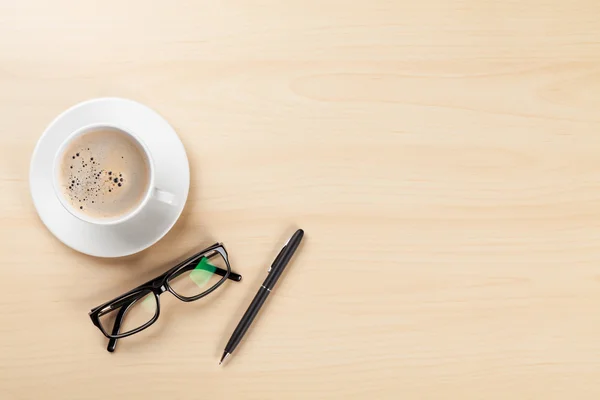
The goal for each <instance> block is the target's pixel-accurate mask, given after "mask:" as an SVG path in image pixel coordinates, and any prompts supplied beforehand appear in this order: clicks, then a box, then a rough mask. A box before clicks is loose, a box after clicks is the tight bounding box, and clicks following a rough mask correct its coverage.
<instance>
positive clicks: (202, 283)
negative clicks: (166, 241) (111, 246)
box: [90, 243, 242, 352]
mask: <svg viewBox="0 0 600 400" xmlns="http://www.w3.org/2000/svg"><path fill="white" fill-rule="evenodd" d="M226 279H231V280H233V281H236V282H239V281H241V280H242V276H241V275H238V274H236V273H235V272H231V267H230V265H229V258H228V256H227V250H225V247H224V246H223V244H221V243H215V244H214V245H212V246H210V247H208V248H207V249H205V250H202V251H201V252H199V253H196V254H194V255H193V256H191V257H190V258H188V259H187V260H185V261H182V262H180V263H179V264H177V265H176V266H174V267H173V268H171V269H170V270H168V271H167V272H165V273H164V274H162V275H160V276H158V277H156V278H154V279H152V280H150V281H148V282H146V283H144V284H143V285H140V286H138V287H136V288H135V289H132V290H130V291H129V292H127V293H125V294H123V295H121V296H119V297H117V298H114V299H112V300H111V301H108V302H106V303H104V304H102V305H99V306H98V307H96V308H94V309H93V310H92V311H90V318H91V319H92V322H93V323H94V325H96V326H97V327H98V329H100V331H101V332H102V333H103V334H104V336H106V337H107V338H108V339H110V340H109V342H108V347H107V349H106V350H108V351H110V352H113V351H115V347H116V345H117V339H122V338H124V337H127V336H131V335H134V334H136V333H138V332H140V331H143V330H144V329H146V328H148V327H149V326H150V325H152V324H153V323H155V322H156V320H157V319H158V316H159V315H160V301H159V296H160V295H161V294H163V293H164V292H167V291H169V292H171V293H172V294H173V295H174V296H175V297H177V298H178V299H179V300H181V301H185V302H190V301H195V300H198V299H201V298H202V297H204V296H206V295H208V294H210V293H212V292H213V291H214V290H215V289H217V288H218V287H219V286H221V285H222V284H223V282H224V281H225V280H226ZM125 317H127V318H125Z"/></svg>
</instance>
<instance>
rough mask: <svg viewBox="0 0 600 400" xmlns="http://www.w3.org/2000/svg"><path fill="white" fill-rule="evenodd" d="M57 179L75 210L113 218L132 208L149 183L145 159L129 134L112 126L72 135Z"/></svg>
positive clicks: (147, 165) (135, 205)
mask: <svg viewBox="0 0 600 400" xmlns="http://www.w3.org/2000/svg"><path fill="white" fill-rule="evenodd" d="M58 181H59V185H60V189H61V192H62V195H63V197H64V199H66V201H67V203H68V204H70V205H71V206H72V207H73V208H74V209H75V210H76V211H77V212H79V213H81V214H83V215H85V216H88V217H91V218H99V219H113V218H118V217H121V216H123V215H126V214H128V213H129V212H131V211H133V210H134V209H135V208H136V207H137V206H138V205H139V204H140V203H141V202H142V201H143V199H144V197H145V196H146V193H147V191H148V186H149V183H150V167H149V160H148V158H147V157H146V155H145V153H144V150H143V149H142V148H141V146H140V145H139V144H138V143H137V141H136V140H135V139H134V138H132V137H131V136H130V135H128V134H126V133H124V132H122V131H120V130H117V129H112V128H102V129H97V130H94V131H91V132H88V133H85V134H83V135H81V136H79V137H77V138H75V139H74V140H73V141H72V142H71V143H69V145H68V146H67V147H66V149H65V150H64V152H63V154H62V158H61V162H60V165H59V168H58Z"/></svg>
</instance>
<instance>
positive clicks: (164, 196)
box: [152, 188, 177, 206]
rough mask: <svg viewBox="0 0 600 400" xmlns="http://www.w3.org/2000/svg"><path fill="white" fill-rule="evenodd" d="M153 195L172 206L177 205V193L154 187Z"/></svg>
mask: <svg viewBox="0 0 600 400" xmlns="http://www.w3.org/2000/svg"><path fill="white" fill-rule="evenodd" d="M152 197H153V198H155V199H156V200H158V201H160V202H162V203H165V204H168V205H170V206H177V200H176V199H175V195H174V194H173V193H169V192H165V191H164V190H160V189H158V188H154V190H152Z"/></svg>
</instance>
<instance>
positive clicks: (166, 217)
mask: <svg viewBox="0 0 600 400" xmlns="http://www.w3.org/2000/svg"><path fill="white" fill-rule="evenodd" d="M107 122H109V123H111V124H114V125H116V126H126V127H129V128H130V129H132V130H134V131H135V132H136V133H137V134H138V136H140V138H141V139H142V140H143V141H144V143H145V144H146V146H147V147H148V149H149V151H150V153H151V155H152V159H153V161H154V164H155V174H156V175H155V177H156V178H155V179H156V181H155V184H156V186H157V187H160V188H161V189H162V190H165V191H168V192H170V193H172V194H174V195H175V197H176V199H177V206H175V207H174V206H170V205H166V204H164V203H161V202H159V201H157V200H151V204H149V205H148V206H147V207H145V208H144V210H142V212H140V213H139V214H138V215H136V216H135V217H133V218H131V219H130V220H128V221H126V222H124V223H122V224H120V225H108V226H98V225H93V224H90V223H88V222H84V221H82V220H80V219H78V218H76V217H75V216H73V215H72V214H71V213H69V212H68V211H67V210H66V209H65V208H64V207H63V206H62V204H61V203H60V201H59V200H58V198H57V197H56V195H55V194H54V188H53V183H52V182H53V177H52V163H53V160H54V156H55V154H56V152H57V151H58V149H59V147H60V145H61V144H62V142H63V141H64V140H65V139H66V138H67V137H68V136H69V135H70V134H71V133H73V132H75V131H76V130H77V129H79V128H81V127H84V126H86V125H90V124H95V123H107ZM29 186H30V188H31V197H32V198H33V203H34V205H35V208H36V209H37V212H38V214H39V215H40V218H41V219H42V221H43V222H44V224H45V225H46V227H47V228H48V229H49V230H50V232H52V233H53V234H54V235H55V236H56V237H57V238H58V239H59V240H60V241H62V242H63V243H64V244H66V245H67V246H69V247H71V248H73V249H75V250H77V251H80V252H82V253H85V254H89V255H91V256H97V257H121V256H126V255H129V254H133V253H137V252H139V251H142V250H144V249H146V248H148V247H150V246H152V245H153V244H154V243H156V242H157V241H159V240H160V239H161V238H162V237H163V236H164V235H166V234H167V232H168V231H169V230H170V229H171V228H172V227H173V225H175V222H176V221H177V219H178V218H179V216H180V215H181V212H182V211H183V207H184V205H185V202H186V200H187V196H188V192H189V189H190V168H189V164H188V159H187V155H186V153H185V149H184V147H183V144H182V143H181V140H179V137H178V136H177V134H176V133H175V130H174V129H173V128H172V127H171V125H169V123H168V122H167V121H166V120H165V119H164V118H163V117H161V116H160V115H158V114H157V113H156V112H155V111H153V110H151V109H150V108H148V107H146V106H144V105H142V104H140V103H136V102H134V101H132V100H126V99H118V98H102V99H93V100H89V101H86V102H83V103H80V104H77V105H75V106H73V107H71V108H70V109H68V110H67V111H65V112H63V113H62V114H60V115H59V116H58V117H56V119H55V120H54V121H52V123H51V124H50V125H49V126H48V128H46V131H45V132H44V133H43V134H42V137H41V138H40V140H39V141H38V143H37V145H36V147H35V150H34V151H33V156H32V158H31V167H30V171H29Z"/></svg>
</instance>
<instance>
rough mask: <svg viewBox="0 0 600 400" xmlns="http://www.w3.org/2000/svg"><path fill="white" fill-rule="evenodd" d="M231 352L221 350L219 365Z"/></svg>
mask: <svg viewBox="0 0 600 400" xmlns="http://www.w3.org/2000/svg"><path fill="white" fill-rule="evenodd" d="M230 355H231V354H230V353H228V352H226V351H224V352H223V357H221V361H219V365H221V364H223V361H225V360H226V359H227V357H229V356H230Z"/></svg>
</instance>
